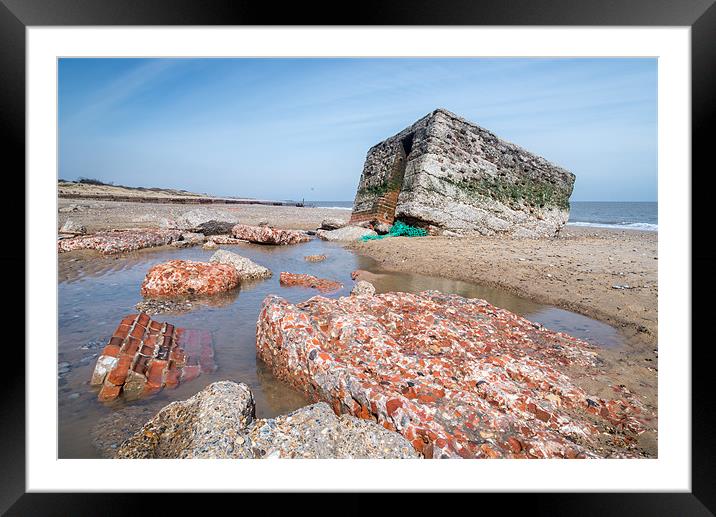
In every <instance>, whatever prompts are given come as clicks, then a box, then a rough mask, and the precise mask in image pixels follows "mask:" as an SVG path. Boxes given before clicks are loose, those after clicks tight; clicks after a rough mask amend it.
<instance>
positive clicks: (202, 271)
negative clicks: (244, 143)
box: [141, 260, 240, 298]
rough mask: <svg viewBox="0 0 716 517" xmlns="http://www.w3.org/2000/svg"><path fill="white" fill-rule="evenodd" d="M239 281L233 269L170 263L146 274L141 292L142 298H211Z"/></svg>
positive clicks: (196, 263) (208, 263) (205, 263)
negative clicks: (190, 296)
mask: <svg viewBox="0 0 716 517" xmlns="http://www.w3.org/2000/svg"><path fill="white" fill-rule="evenodd" d="M239 281H240V278H239V273H238V272H237V271H236V268H235V267H234V266H230V265H227V264H218V263H214V262H194V261H191V260H170V261H168V262H163V263H161V264H157V265H156V266H153V267H152V268H151V269H150V270H149V272H147V276H146V277H145V278H144V282H142V289H141V292H142V296H144V297H146V298H157V297H167V296H186V295H193V294H203V295H212V294H217V293H221V292H224V291H229V290H231V289H234V288H235V287H236V286H238V285H239Z"/></svg>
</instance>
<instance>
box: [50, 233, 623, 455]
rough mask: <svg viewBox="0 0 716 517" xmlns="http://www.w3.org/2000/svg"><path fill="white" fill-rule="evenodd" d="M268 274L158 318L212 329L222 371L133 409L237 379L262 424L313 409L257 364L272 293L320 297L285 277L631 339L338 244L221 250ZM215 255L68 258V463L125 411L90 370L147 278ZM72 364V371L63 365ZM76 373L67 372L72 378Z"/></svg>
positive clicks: (62, 313)
mask: <svg viewBox="0 0 716 517" xmlns="http://www.w3.org/2000/svg"><path fill="white" fill-rule="evenodd" d="M221 248H223V249H227V250H231V251H235V252H237V253H239V254H241V255H244V256H246V257H249V258H250V259H252V260H254V261H255V262H257V263H259V264H261V265H264V266H266V267H268V268H269V269H271V270H272V271H273V272H274V275H273V277H272V278H270V279H267V280H263V281H257V282H253V283H251V284H248V285H247V284H244V285H242V286H241V288H240V289H237V290H235V291H234V292H232V293H229V294H227V295H225V296H220V297H217V298H213V299H211V301H210V303H211V304H208V303H207V302H201V301H199V302H197V303H196V304H195V308H194V310H192V311H191V312H189V313H185V314H166V315H154V316H152V318H153V319H155V320H158V321H169V322H171V323H173V324H174V325H177V326H180V327H187V328H201V329H208V330H211V332H212V335H213V338H214V347H215V358H216V362H217V364H218V369H217V370H216V372H214V373H212V374H202V375H201V376H199V378H197V379H195V380H193V381H191V382H188V383H186V384H181V385H180V386H179V387H178V388H176V389H174V390H169V389H165V390H163V391H162V392H160V393H159V394H157V395H155V396H154V397H151V398H150V399H147V400H144V401H136V402H132V403H131V404H133V405H143V406H147V407H148V408H150V409H151V410H152V411H158V410H159V409H160V408H161V407H163V406H164V405H166V404H168V403H169V402H171V401H173V400H183V399H186V398H188V397H190V396H191V395H193V394H195V393H196V392H198V391H200V390H201V389H202V388H203V387H205V386H206V385H208V384H210V383H212V382H215V381H217V380H225V379H229V380H234V381H241V382H245V383H247V384H249V385H250V386H251V388H252V390H253V391H254V397H255V399H256V411H257V416H258V417H260V418H261V417H272V416H276V415H279V414H282V413H285V412H288V411H291V410H293V409H296V408H298V407H301V406H303V405H305V404H307V403H308V401H307V400H306V399H305V398H304V397H303V396H302V395H301V394H300V393H298V392H296V391H294V390H293V389H291V388H289V387H288V386H286V385H284V384H283V383H281V382H280V381H278V380H277V379H275V378H274V377H273V375H272V374H271V372H270V371H268V370H267V369H266V368H265V367H264V366H263V365H262V364H261V363H260V362H258V361H257V360H256V351H255V338H256V320H257V318H258V314H259V309H260V306H261V302H262V301H263V299H264V298H265V296H266V295H268V294H278V295H280V296H283V297H284V298H286V299H287V300H289V301H290V302H294V303H295V302H300V301H303V300H306V299H307V298H310V297H311V296H315V295H317V294H319V293H318V292H317V291H315V290H313V289H304V288H295V287H292V288H284V287H281V286H280V285H279V273H280V272H281V271H289V272H292V273H309V274H313V275H316V276H319V277H323V278H328V279H332V280H338V281H340V282H342V283H343V285H344V287H343V289H341V290H340V291H337V292H335V293H330V294H324V296H328V297H339V296H345V295H347V294H348V293H349V292H350V289H351V287H352V285H353V281H352V280H351V277H350V275H351V272H352V271H353V270H355V269H364V270H367V271H370V272H372V273H376V274H375V275H373V276H372V277H371V282H373V283H374V285H375V287H376V290H377V291H378V292H387V291H407V292H420V291H424V290H431V289H432V290H438V291H442V292H446V293H455V294H459V295H461V296H465V297H470V298H483V299H485V300H487V301H489V302H490V303H492V304H494V305H497V306H499V307H503V308H505V309H508V310H510V311H513V312H515V313H517V314H520V315H523V316H525V317H526V318H527V319H530V320H532V321H536V322H539V323H542V324H543V325H545V326H546V327H548V328H551V329H553V330H557V331H561V332H567V333H569V334H572V335H574V336H576V337H580V338H583V339H586V340H588V341H590V342H591V343H594V344H596V345H599V346H604V347H618V346H620V345H622V344H623V343H624V338H623V336H622V335H621V334H620V333H619V332H618V331H617V330H616V329H614V328H613V327H611V326H609V325H606V324H604V323H601V322H598V321H596V320H593V319H591V318H587V317H585V316H581V315H578V314H575V313H571V312H568V311H564V310H562V309H557V308H554V307H550V306H546V305H541V304H536V303H533V302H531V301H528V300H525V299H522V298H519V297H517V296H514V295H512V294H509V293H506V292H504V291H500V290H498V289H493V288H487V287H481V286H477V285H474V284H470V283H466V282H461V281H455V280H446V279H440V278H432V277H425V276H422V275H414V274H406V273H386V272H382V271H380V269H379V267H378V265H377V264H376V263H375V261H373V260H371V259H369V258H366V257H361V256H357V255H355V254H354V253H352V252H350V251H348V250H345V249H343V248H342V247H341V246H340V245H337V244H334V243H327V242H323V241H320V240H317V239H316V240H312V241H311V242H309V243H306V244H300V245H294V246H260V245H253V244H240V245H236V246H221ZM213 253H214V252H213V251H205V250H202V249H201V248H200V247H195V248H187V249H167V248H163V249H156V250H145V251H141V252H134V253H130V254H126V255H122V256H115V257H112V256H110V257H100V256H97V255H96V254H94V253H93V252H73V253H68V254H64V255H62V256H61V257H60V267H59V284H58V297H59V298H58V302H59V304H58V306H59V349H58V363H59V364H60V365H61V368H60V372H61V373H60V375H59V377H58V384H59V386H58V388H59V399H58V404H59V436H58V440H59V443H58V450H59V457H60V458H95V457H99V453H98V451H97V450H96V449H95V448H94V446H93V445H92V437H91V431H92V428H93V426H94V425H95V424H96V423H97V421H98V420H99V419H100V418H101V417H103V416H105V415H107V414H108V413H109V412H111V411H115V410H117V409H119V408H122V407H124V406H125V403H124V402H123V401H121V400H118V401H116V402H114V403H112V404H109V405H103V404H101V403H100V402H98V401H97V398H96V397H97V389H95V388H93V387H91V386H90V385H89V382H88V381H89V379H90V377H91V375H92V369H93V367H94V362H95V359H96V354H97V353H99V352H100V351H101V349H102V347H103V346H104V344H105V343H106V341H107V340H108V338H109V337H110V335H111V334H112V332H113V331H114V329H115V328H116V326H117V324H118V323H119V321H120V319H121V318H122V317H123V316H125V315H127V314H130V313H133V312H136V310H135V309H134V305H135V304H136V303H137V302H139V301H141V300H142V298H141V296H140V294H139V288H140V285H141V283H142V280H143V279H144V275H145V274H146V272H147V270H148V269H149V268H150V267H151V266H152V265H154V264H157V263H159V262H164V261H166V260H170V259H189V260H202V261H207V260H208V259H209V257H211V255H212V254H213ZM319 253H323V254H326V255H327V257H328V258H327V259H326V260H325V261H323V262H318V263H309V262H306V261H305V260H304V258H303V257H304V256H305V255H314V254H319ZM64 363H69V366H65V365H64ZM66 369H69V371H67V372H65V371H64V370H66Z"/></svg>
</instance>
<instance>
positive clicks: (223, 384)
mask: <svg viewBox="0 0 716 517" xmlns="http://www.w3.org/2000/svg"><path fill="white" fill-rule="evenodd" d="M254 415H255V404H254V398H253V394H252V393H251V390H250V389H249V387H248V386H247V385H246V384H243V383H239V384H237V383H234V382H230V381H220V382H215V383H213V384H211V385H209V386H208V387H206V388H205V389H204V390H202V391H200V392H199V393H197V394H196V395H194V396H193V397H191V398H190V399H188V400H185V401H180V402H172V403H171V404H169V405H168V406H166V407H165V408H163V409H162V410H161V411H159V413H157V415H156V416H155V417H154V418H152V419H151V420H150V421H149V422H148V423H147V424H145V425H144V426H143V427H142V428H141V429H139V430H138V431H137V432H136V433H135V434H134V435H133V436H132V437H130V438H129V439H128V440H126V441H125V442H124V443H123V444H122V445H121V446H120V447H119V449H118V450H117V454H116V456H115V457H116V458H215V459H216V458H417V457H418V455H417V454H416V453H415V451H414V450H413V448H412V447H411V445H410V443H409V442H408V441H407V440H405V438H403V437H402V436H400V435H399V434H397V433H394V432H391V431H388V430H387V429H385V428H383V427H382V426H379V425H378V424H376V423H375V422H373V421H370V420H361V419H358V418H355V417H352V416H349V415H342V416H340V417H337V416H336V415H335V413H334V412H333V410H331V408H330V406H328V405H327V404H325V403H318V404H313V405H310V406H306V407H304V408H301V409H298V410H296V411H294V412H292V413H289V414H287V415H282V416H279V417H276V418H272V419H258V420H256V419H255V418H254ZM104 441H107V440H104Z"/></svg>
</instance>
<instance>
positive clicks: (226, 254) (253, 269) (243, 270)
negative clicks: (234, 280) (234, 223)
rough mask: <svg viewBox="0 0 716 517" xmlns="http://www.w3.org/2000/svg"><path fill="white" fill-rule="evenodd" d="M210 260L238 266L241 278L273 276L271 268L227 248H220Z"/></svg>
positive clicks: (250, 278)
mask: <svg viewBox="0 0 716 517" xmlns="http://www.w3.org/2000/svg"><path fill="white" fill-rule="evenodd" d="M209 262H215V263H217V264H228V265H230V266H233V267H234V268H236V272H237V273H238V274H239V279H240V280H241V281H243V280H252V279H259V278H269V277H270V276H271V270H270V269H267V268H265V267H263V266H259V265H258V264H257V263H255V262H253V261H252V260H250V259H247V258H246V257H242V256H241V255H238V254H236V253H232V252H230V251H226V250H219V251H217V252H216V253H214V254H213V255H212V256H211V258H210V259H209Z"/></svg>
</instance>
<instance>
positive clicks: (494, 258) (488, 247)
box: [58, 198, 658, 345]
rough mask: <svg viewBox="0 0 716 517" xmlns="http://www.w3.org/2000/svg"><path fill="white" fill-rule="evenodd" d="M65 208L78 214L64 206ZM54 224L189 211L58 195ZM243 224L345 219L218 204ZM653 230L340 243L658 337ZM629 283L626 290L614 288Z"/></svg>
mask: <svg viewBox="0 0 716 517" xmlns="http://www.w3.org/2000/svg"><path fill="white" fill-rule="evenodd" d="M72 205H75V206H78V207H79V209H77V210H76V211H67V210H68V207H71V206H72ZM58 207H59V209H60V213H59V214H58V227H59V226H62V224H64V222H65V221H66V220H68V219H72V220H73V221H75V222H77V223H79V224H82V225H85V226H86V227H87V229H88V231H89V232H91V233H92V232H96V231H100V230H107V229H123V228H152V227H154V228H156V227H158V226H159V224H160V221H161V220H162V219H173V218H176V217H178V216H180V215H181V214H183V213H186V212H187V211H189V210H193V209H195V207H190V206H187V205H177V204H172V203H162V202H151V203H149V202H126V201H102V202H98V201H97V200H96V199H67V198H60V199H58ZM211 209H212V210H220V211H225V212H226V214H227V215H230V216H231V217H236V218H239V220H240V221H241V222H242V223H245V224H249V225H257V224H259V223H260V222H262V221H264V222H268V224H270V225H272V226H275V227H277V228H283V229H296V230H315V229H316V228H318V227H319V226H320V225H321V221H322V220H323V219H328V218H332V219H343V220H346V221H347V219H348V217H349V215H350V212H349V211H348V210H345V211H343V210H336V209H335V208H327V207H294V206H271V205H258V204H251V205H240V206H227V205H223V206H217V205H214V206H212V208H211ZM657 243H658V231H648V230H638V229H632V228H625V229H615V228H614V229H613V228H600V227H587V226H575V225H566V226H565V227H564V228H563V230H562V232H561V233H560V236H559V237H557V238H554V239H512V238H505V237H460V238H452V237H420V238H407V237H392V238H388V239H381V240H374V241H369V242H355V243H354V242H349V243H345V244H343V245H344V247H346V248H348V249H351V250H352V251H354V252H356V253H359V254H360V255H363V256H366V257H369V258H371V259H373V260H375V261H376V262H377V263H378V264H379V266H380V268H381V269H382V270H384V271H397V272H410V273H415V274H424V275H429V276H435V277H441V278H447V279H453V280H462V281H466V282H471V283H475V284H479V285H483V286H486V287H495V288H498V289H502V290H505V291H508V292H510V293H512V294H515V295H517V296H520V297H522V298H526V299H529V300H531V301H534V302H536V303H541V304H546V305H553V306H555V307H560V308H562V309H566V310H570V311H573V312H577V313H580V314H583V315H585V316H589V317H592V318H594V319H597V320H599V321H602V322H605V323H608V324H610V325H612V326H615V327H618V328H620V329H622V330H625V331H626V332H627V333H628V334H631V335H632V336H637V337H638V338H639V339H640V340H641V341H644V342H645V343H647V344H649V345H652V344H656V341H657V312H656V311H657V265H658V258H657ZM622 285H628V286H629V288H628V289H614V288H613V286H622Z"/></svg>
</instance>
